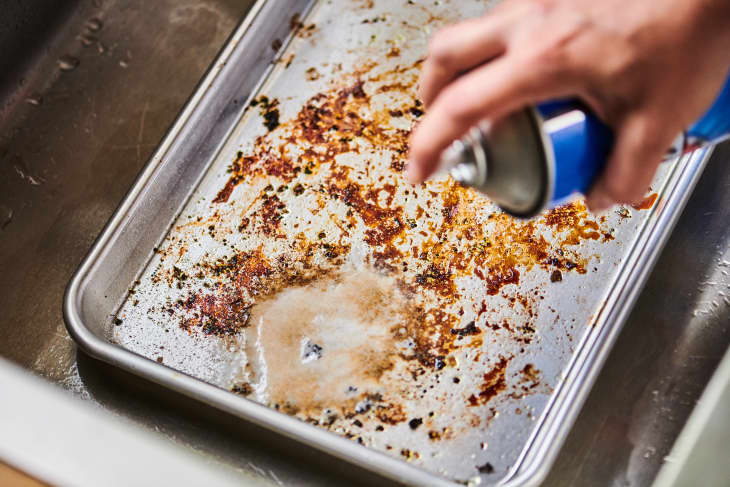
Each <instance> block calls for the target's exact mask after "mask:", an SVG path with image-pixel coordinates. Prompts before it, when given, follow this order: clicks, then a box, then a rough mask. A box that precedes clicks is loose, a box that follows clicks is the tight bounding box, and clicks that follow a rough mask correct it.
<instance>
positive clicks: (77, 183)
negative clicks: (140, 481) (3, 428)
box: [0, 0, 730, 486]
mask: <svg viewBox="0 0 730 487" xmlns="http://www.w3.org/2000/svg"><path fill="white" fill-rule="evenodd" d="M21 3H22V5H21ZM21 3H18V2H13V1H7V0H0V12H3V13H2V15H1V16H0V46H2V50H0V73H2V76H1V77H0V270H1V272H0V310H2V314H1V315H0V337H1V338H0V356H2V357H4V358H7V359H10V360H11V361H13V362H15V363H17V364H19V365H21V366H22V367H24V368H26V369H28V370H31V371H33V372H34V373H36V374H38V375H40V376H41V377H43V378H44V379H46V380H47V381H49V382H52V383H56V384H59V385H60V386H61V387H63V388H65V389H68V390H70V391H72V392H73V393H74V394H75V395H76V396H78V397H79V398H80V399H81V400H83V401H86V402H90V403H92V404H95V405H97V406H98V407H99V408H100V409H101V410H103V411H104V412H106V413H107V414H108V416H109V417H110V421H111V420H112V419H111V418H112V417H113V416H122V417H125V418H128V419H130V420H131V421H132V422H134V423H137V424H138V425H141V426H142V427H144V428H146V429H149V430H150V431H152V432H154V434H156V435H159V436H160V437H161V438H163V439H165V440H167V441H170V442H173V443H175V444H178V445H182V446H184V447H186V448H188V449H189V450H191V451H193V452H194V453H195V454H196V455H199V456H200V457H202V458H204V459H205V460H206V461H212V462H214V463H219V464H225V465H228V466H231V467H233V468H234V469H236V470H238V471H239V472H241V475H242V478H244V477H250V475H254V476H257V477H260V478H262V479H264V480H267V481H269V482H272V483H274V484H277V483H278V484H283V485H342V484H344V483H353V480H357V481H358V482H359V483H370V482H375V481H376V479H374V478H373V477H370V476H368V474H365V473H363V472H360V471H355V470H353V468H352V467H350V466H345V465H344V464H340V463H338V462H335V461H333V460H331V459H327V461H326V463H325V462H324V461H323V460H321V459H320V458H319V455H317V454H316V453H313V452H310V451H308V450H306V449H303V448H301V447H299V446H297V444H295V443H293V442H291V441H290V440H287V439H285V438H283V437H277V438H275V439H274V440H272V441H268V442H267V443H266V444H262V442H261V437H262V436H263V435H261V434H259V431H258V430H257V428H255V427H253V426H251V425H246V424H241V423H240V422H238V421H235V420H233V419H232V418H229V417H226V416H224V415H223V414H222V413H220V412H217V411H215V410H212V409H209V408H207V407H204V406H202V405H201V404H198V403H196V402H194V401H190V400H187V399H183V398H182V397H177V396H172V395H171V394H170V393H165V392H163V391H161V390H160V389H159V388H158V387H155V386H153V385H152V384H148V383H145V382H143V381H141V380H140V379H137V378H134V377H132V376H129V375H126V374H123V373H121V372H118V371H113V370H110V368H109V367H107V366H105V365H102V364H101V363H99V362H96V361H95V360H93V359H90V358H88V357H85V356H84V355H82V354H79V353H77V351H76V348H75V346H74V344H73V342H72V341H71V339H70V338H69V336H68V334H67V332H66V330H65V327H64V324H63V319H62V315H61V301H62V297H63V291H64V288H65V286H66V284H67V282H68V280H69V279H70V277H71V274H72V273H73V271H74V270H75V269H76V267H77V266H78V264H79V262H80V261H81V259H82V258H83V257H84V255H85V254H86V251H87V250H88V248H89V247H90V245H91V243H92V241H93V239H94V238H95V237H96V235H98V233H99V232H100V230H101V229H102V227H103V226H104V224H105V222H106V221H107V220H108V218H109V217H110V216H111V214H112V212H113V211H114V209H115V208H116V207H117V205H118V203H119V201H120V200H121V198H122V197H123V195H124V193H125V192H126V191H127V189H128V188H129V187H130V186H131V184H132V182H133V180H134V178H135V176H136V174H137V173H138V172H139V171H140V169H141V168H142V167H143V165H144V163H145V162H146V160H147V158H148V156H149V155H150V153H151V152H152V150H153V149H154V147H155V146H156V144H157V142H158V141H159V140H160V138H161V137H162V136H163V134H164V133H165V131H166V129H167V128H168V126H169V125H170V124H171V123H172V121H173V120H174V118H175V115H176V114H177V113H178V111H179V110H180V109H181V107H182V106H183V104H184V103H185V101H186V99H187V98H188V96H189V95H190V94H191V92H192V91H193V88H194V86H195V84H196V83H197V81H198V80H199V79H200V78H201V77H202V75H203V73H204V72H205V70H206V68H207V67H208V65H209V64H210V63H211V61H212V60H213V58H214V56H215V54H216V53H217V51H218V49H219V48H220V47H221V46H222V45H223V43H224V41H225V39H226V37H227V36H228V35H229V34H230V33H231V32H232V30H233V28H234V26H235V25H236V23H237V22H238V21H239V20H240V19H241V18H242V16H243V15H244V14H245V12H246V11H247V9H248V8H249V7H250V4H251V3H252V2H250V1H243V2H241V1H236V0H204V1H193V0H160V1H157V2H141V1H128V2H123V1H116V0H93V1H92V0H83V1H82V0H79V1H72V0H68V1H64V2H52V1H41V0H32V1H31V0H28V1H26V2H21ZM282 21H288V19H282ZM729 189H730V146H728V145H726V146H724V147H721V148H720V149H719V150H717V151H716V152H715V155H714V156H713V159H712V160H711V161H710V163H709V166H708V167H707V169H706V171H705V174H704V175H703V177H702V179H701V180H700V182H699V184H698V186H697V188H696V189H695V192H694V195H693V196H692V198H691V200H690V202H689V205H688V207H687V209H686V210H685V212H684V214H683V216H682V218H681V219H680V222H679V224H678V226H677V228H676V230H675V232H674V234H673V236H672V238H671V239H670V242H669V244H668V245H667V247H666V248H665V250H664V252H663V254H662V257H661V258H660V260H659V263H658V264H657V266H656V268H655V270H654V272H653V274H652V276H651V277H650V279H649V282H648V284H647V287H646V288H645V289H644V290H643V291H642V294H641V297H640V298H639V301H638V304H637V305H636V307H635V309H634V311H633V313H632V316H631V318H630V319H629V321H628V323H627V324H626V326H625V328H624V331H623V332H622V335H621V337H620V338H619V340H618V343H617V344H616V346H615V348H614V350H613V352H612V354H611V356H610V357H609V359H608V362H607V364H606V366H605V368H604V370H603V372H602V373H601V376H600V377H599V379H598V382H597V384H596V386H595V387H594V389H593V392H592V393H591V396H590V397H589V399H588V402H587V404H586V406H585V408H584V412H583V414H582V415H581V416H580V418H579V420H578V422H577V423H576V425H575V427H574V428H573V431H572V433H571V435H570V437H569V439H568V441H567V443H566V445H565V446H564V448H563V450H562V453H561V456H560V457H559V459H558V462H557V464H556V466H555V467H554V468H553V471H552V473H551V476H550V477H549V479H548V481H547V482H546V484H547V485H561V486H562V485H585V484H597V483H601V484H611V483H625V484H628V485H646V484H648V483H649V482H650V481H651V479H653V478H654V476H655V475H656V473H657V471H658V469H659V467H660V466H661V464H662V461H663V458H664V456H665V455H667V454H668V452H669V450H670V448H671V446H672V443H673V441H674V439H675V438H676V436H677V434H678V433H679V430H680V429H681V427H682V425H683V424H684V422H685V420H686V418H687V416H688V415H689V413H690V412H691V410H692V408H693V406H694V403H695V401H696V399H697V398H698V397H699V395H700V394H701V392H702V390H703V388H704V385H705V384H706V383H707V381H708V380H709V377H710V375H711V374H712V372H713V370H714V368H715V367H716V365H717V363H718V362H719V361H720V359H721V358H722V356H723V353H724V351H725V350H726V349H727V347H728V344H730V298H728V296H730V276H729V275H728V274H730V226H728V224H727V222H728V221H730V191H728V190H729ZM0 387H1V386H0ZM170 404H174V405H175V408H174V409H173V408H171V407H170ZM32 427H33V425H32V424H29V425H28V428H32ZM0 441H2V440H0ZM73 441H74V438H69V445H73ZM121 474H123V472H120V475H121ZM378 481H380V480H379V479H378ZM622 485H623V484H622Z"/></svg>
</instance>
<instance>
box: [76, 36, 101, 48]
mask: <svg viewBox="0 0 730 487" xmlns="http://www.w3.org/2000/svg"><path fill="white" fill-rule="evenodd" d="M77 39H78V40H79V41H80V42H81V44H82V45H83V46H84V47H89V46H91V45H93V44H95V43H96V42H97V41H98V40H99V39H97V38H96V37H95V36H93V35H91V34H81V35H80V36H78V37H77Z"/></svg>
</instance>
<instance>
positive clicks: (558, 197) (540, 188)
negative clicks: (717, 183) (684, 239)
mask: <svg viewBox="0 0 730 487" xmlns="http://www.w3.org/2000/svg"><path fill="white" fill-rule="evenodd" d="M728 136H730V77H729V78H728V79H727V80H726V82H725V85H724V86H723V88H722V90H721V92H720V94H719V95H718V97H717V98H716V99H715V101H714V102H713V105H712V106H711V107H710V108H709V109H708V110H707V112H705V114H704V115H703V116H702V117H701V118H700V119H699V120H698V121H697V122H695V123H694V124H693V125H692V126H691V127H690V128H689V129H688V130H687V131H686V132H685V133H682V134H680V135H679V137H678V138H677V140H676V141H675V143H674V144H673V145H672V147H671V148H669V149H668V150H667V154H666V157H665V159H669V158H673V157H676V156H678V155H680V154H682V153H685V152H689V151H691V150H694V149H696V148H697V147H700V146H703V145H706V144H711V143H716V142H718V141H720V140H722V139H724V138H727V137H728ZM613 142H614V136H613V133H612V131H611V129H610V128H609V127H608V126H607V125H606V124H604V123H603V122H602V121H601V120H600V119H598V117H596V116H595V115H594V114H593V113H592V112H591V111H590V110H589V109H587V107H586V106H585V105H583V104H582V103H581V102H579V101H577V100H562V101H552V102H547V103H542V104H540V105H538V106H536V107H534V108H529V109H526V110H522V111H519V112H517V113H515V114H512V115H510V116H509V117H506V118H505V119H503V120H501V121H499V122H497V123H496V124H482V125H480V126H479V127H476V128H475V129H474V130H472V131H471V132H470V133H469V134H468V136H467V137H465V138H464V139H462V140H461V141H458V142H456V143H455V144H454V145H453V146H452V147H451V148H450V149H449V150H448V151H446V153H445V155H444V161H445V164H446V165H447V166H449V167H450V168H451V169H450V172H451V175H452V176H453V177H454V179H456V180H457V181H459V182H461V183H463V184H465V185H468V186H472V187H474V188H476V189H477V190H479V191H481V192H483V193H485V194H487V195H488V196H489V197H490V198H492V199H493V200H494V201H495V202H496V203H497V204H498V205H499V206H500V207H501V208H502V209H503V210H505V211H506V212H507V213H510V214H512V215H515V216H518V217H522V218H529V217H531V216H534V215H536V214H537V213H539V212H540V211H542V210H543V209H545V208H546V207H554V206H557V205H560V204H562V203H565V202H566V201H567V200H568V199H569V198H570V197H571V196H573V195H574V194H576V193H583V194H585V193H586V192H587V191H588V190H589V189H590V188H591V186H592V185H593V183H594V182H595V180H596V178H597V177H598V176H599V175H600V173H601V171H602V170H603V167H604V165H605V164H606V161H607V159H608V156H609V154H610V152H611V149H612V147H613Z"/></svg>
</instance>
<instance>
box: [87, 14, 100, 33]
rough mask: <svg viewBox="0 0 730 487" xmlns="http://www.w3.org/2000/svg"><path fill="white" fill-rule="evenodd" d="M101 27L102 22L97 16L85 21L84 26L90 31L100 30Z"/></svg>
mask: <svg viewBox="0 0 730 487" xmlns="http://www.w3.org/2000/svg"><path fill="white" fill-rule="evenodd" d="M102 27H104V24H103V23H102V21H101V20H100V19H98V18H97V17H94V18H92V19H89V20H87V21H86V28H87V29H89V30H90V31H91V32H98V31H100V30H101V28H102Z"/></svg>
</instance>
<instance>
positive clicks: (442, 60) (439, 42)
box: [428, 27, 454, 67]
mask: <svg viewBox="0 0 730 487" xmlns="http://www.w3.org/2000/svg"><path fill="white" fill-rule="evenodd" d="M452 36H453V27H445V28H443V29H441V30H439V31H437V32H436V33H435V34H434V35H433V36H432V37H431V40H430V41H429V43H428V58H429V59H431V60H432V61H433V62H434V63H435V64H436V65H438V66H442V67H447V66H450V65H451V64H452V62H453V59H454V53H453V50H452V48H451V42H450V40H451V38H452Z"/></svg>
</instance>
